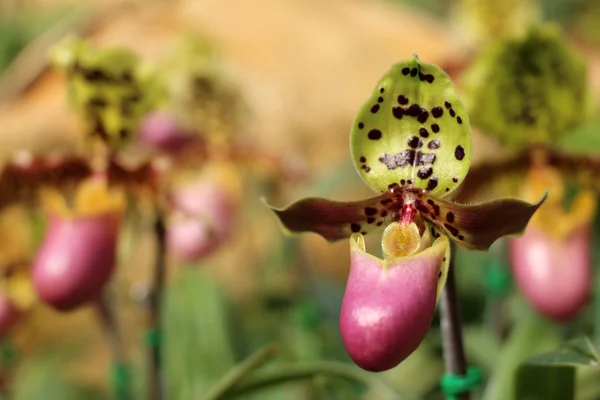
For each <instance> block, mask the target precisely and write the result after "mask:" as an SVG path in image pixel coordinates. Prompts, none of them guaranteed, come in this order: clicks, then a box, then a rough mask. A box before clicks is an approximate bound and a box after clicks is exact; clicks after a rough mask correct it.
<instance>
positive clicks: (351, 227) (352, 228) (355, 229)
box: [350, 224, 360, 233]
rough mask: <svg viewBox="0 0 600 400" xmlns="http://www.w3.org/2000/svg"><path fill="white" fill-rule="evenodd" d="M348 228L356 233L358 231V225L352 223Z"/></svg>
mask: <svg viewBox="0 0 600 400" xmlns="http://www.w3.org/2000/svg"><path fill="white" fill-rule="evenodd" d="M350 229H351V230H352V232H354V233H356V232H358V231H360V225H359V224H352V225H350Z"/></svg>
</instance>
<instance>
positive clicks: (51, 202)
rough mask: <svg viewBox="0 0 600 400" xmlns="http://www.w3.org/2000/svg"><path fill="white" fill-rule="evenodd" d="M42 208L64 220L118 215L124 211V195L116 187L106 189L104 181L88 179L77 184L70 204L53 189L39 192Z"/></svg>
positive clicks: (93, 178) (94, 178)
mask: <svg viewBox="0 0 600 400" xmlns="http://www.w3.org/2000/svg"><path fill="white" fill-rule="evenodd" d="M41 201H42V204H43V205H44V207H45V208H46V209H47V210H48V211H51V212H53V213H56V214H59V215H61V216H62V217H64V218H73V217H91V216H95V215H99V214H105V213H120V212H122V211H123V210H124V209H125V202H126V199H125V193H124V192H123V190H122V189H120V188H117V187H108V184H107V182H106V180H104V179H102V178H99V177H90V178H88V179H86V180H84V181H82V182H81V183H79V185H78V187H77V189H76V191H75V194H74V196H73V201H72V203H70V202H68V201H67V199H66V197H65V195H64V194H63V193H61V192H60V191H59V190H57V189H54V188H44V189H42V191H41Z"/></svg>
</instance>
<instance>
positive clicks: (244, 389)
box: [224, 361, 404, 400]
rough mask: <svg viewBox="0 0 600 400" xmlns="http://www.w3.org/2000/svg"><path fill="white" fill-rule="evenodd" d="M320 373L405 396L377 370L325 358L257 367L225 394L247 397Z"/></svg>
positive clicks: (387, 394)
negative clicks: (273, 368)
mask: <svg viewBox="0 0 600 400" xmlns="http://www.w3.org/2000/svg"><path fill="white" fill-rule="evenodd" d="M319 376H324V377H328V378H336V379H342V380H346V381H350V382H359V383H363V384H366V385H368V386H369V387H370V388H372V389H376V390H377V391H378V392H379V393H380V397H379V398H386V399H398V400H402V399H403V398H404V397H403V396H402V395H400V394H399V393H398V392H397V391H396V390H395V389H393V388H392V387H391V386H389V385H388V384H387V383H385V381H383V380H382V379H380V378H378V377H377V376H376V375H374V374H369V373H367V372H365V371H363V370H360V369H359V368H357V367H356V366H353V365H349V364H344V363H340V362H326V361H321V362H313V363H296V364H288V365H281V366H280V367H279V368H277V369H276V370H272V371H257V372H255V373H254V374H253V375H251V376H248V377H247V378H245V379H244V380H242V381H241V382H239V383H238V384H237V385H236V386H234V387H233V388H232V389H231V391H228V392H227V393H226V395H225V396H224V398H226V399H230V398H231V399H233V398H246V396H248V395H249V394H250V393H254V392H257V391H260V390H265V389H267V388H269V387H272V386H275V385H282V384H286V383H290V382H295V381H300V380H306V379H314V378H316V377H319Z"/></svg>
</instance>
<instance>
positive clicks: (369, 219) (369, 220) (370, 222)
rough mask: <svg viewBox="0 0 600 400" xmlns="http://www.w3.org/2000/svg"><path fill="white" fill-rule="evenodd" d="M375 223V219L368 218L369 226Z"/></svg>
mask: <svg viewBox="0 0 600 400" xmlns="http://www.w3.org/2000/svg"><path fill="white" fill-rule="evenodd" d="M373 222H375V218H373V217H369V218H367V224H372V223H373Z"/></svg>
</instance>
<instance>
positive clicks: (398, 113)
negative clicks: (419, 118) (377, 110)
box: [392, 106, 404, 119]
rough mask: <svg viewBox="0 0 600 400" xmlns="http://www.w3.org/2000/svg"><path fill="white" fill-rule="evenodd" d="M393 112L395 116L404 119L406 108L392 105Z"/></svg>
mask: <svg viewBox="0 0 600 400" xmlns="http://www.w3.org/2000/svg"><path fill="white" fill-rule="evenodd" d="M392 114H393V115H394V117H396V118H398V119H402V116H403V115H404V110H403V109H402V107H398V106H394V107H392Z"/></svg>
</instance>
